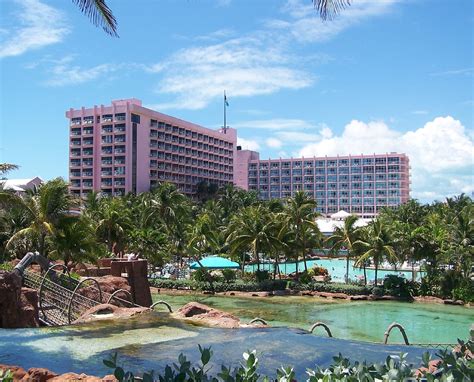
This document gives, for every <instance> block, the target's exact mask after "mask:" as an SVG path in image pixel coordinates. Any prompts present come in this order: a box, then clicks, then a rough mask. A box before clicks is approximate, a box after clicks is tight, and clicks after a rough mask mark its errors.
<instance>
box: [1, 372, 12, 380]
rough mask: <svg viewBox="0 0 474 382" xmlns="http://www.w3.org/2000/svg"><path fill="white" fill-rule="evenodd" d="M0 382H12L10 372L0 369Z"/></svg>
mask: <svg viewBox="0 0 474 382" xmlns="http://www.w3.org/2000/svg"><path fill="white" fill-rule="evenodd" d="M0 381H1V382H13V373H12V371H11V370H3V369H0Z"/></svg>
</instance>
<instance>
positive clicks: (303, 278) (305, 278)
mask: <svg viewBox="0 0 474 382" xmlns="http://www.w3.org/2000/svg"><path fill="white" fill-rule="evenodd" d="M309 272H310V271H308V272H301V273H300V276H299V282H300V283H302V284H309V283H310V282H311V281H312V278H311V275H310V273H309Z"/></svg>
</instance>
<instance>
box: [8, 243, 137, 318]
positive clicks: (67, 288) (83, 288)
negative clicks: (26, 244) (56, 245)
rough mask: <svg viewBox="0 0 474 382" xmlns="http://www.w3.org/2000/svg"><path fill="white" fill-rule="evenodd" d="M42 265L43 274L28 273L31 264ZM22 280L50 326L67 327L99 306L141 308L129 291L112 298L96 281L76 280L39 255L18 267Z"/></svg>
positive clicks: (23, 260)
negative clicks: (36, 299)
mask: <svg viewBox="0 0 474 382" xmlns="http://www.w3.org/2000/svg"><path fill="white" fill-rule="evenodd" d="M32 263H38V264H40V266H41V268H42V270H43V273H42V274H39V273H36V272H32V271H29V270H27V269H26V268H27V267H28V266H29V265H30V264H32ZM15 271H16V272H17V273H18V274H20V275H21V276H22V277H23V284H24V286H26V287H28V288H32V289H35V290H36V291H37V293H38V303H39V319H40V321H41V323H42V324H44V325H47V326H59V325H68V324H71V323H73V322H74V321H75V320H77V319H78V318H79V317H81V316H82V315H83V314H84V313H85V312H86V311H87V310H89V309H90V308H93V307H95V306H97V305H100V304H115V305H119V306H127V307H133V306H135V307H138V306H139V305H137V304H135V303H134V302H133V301H132V296H131V294H130V292H129V291H127V290H124V289H119V290H117V291H115V292H114V293H112V294H109V293H105V292H103V291H102V289H101V287H100V284H99V283H98V281H97V280H96V279H93V278H84V279H82V280H80V281H79V280H77V279H75V278H73V277H71V275H70V274H69V271H68V269H67V267H65V266H64V265H61V264H53V263H50V262H49V261H48V260H47V259H45V258H44V257H43V256H41V255H39V254H38V253H31V252H30V253H28V254H27V255H26V256H25V257H24V258H23V259H22V261H21V262H20V263H19V264H18V265H17V266H16V267H15Z"/></svg>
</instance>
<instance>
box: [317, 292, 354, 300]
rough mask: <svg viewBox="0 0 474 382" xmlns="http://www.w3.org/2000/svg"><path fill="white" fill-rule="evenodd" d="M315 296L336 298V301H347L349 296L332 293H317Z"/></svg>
mask: <svg viewBox="0 0 474 382" xmlns="http://www.w3.org/2000/svg"><path fill="white" fill-rule="evenodd" d="M316 295H317V296H319V297H324V298H336V299H341V300H344V299H347V298H348V297H349V296H348V295H347V294H345V293H332V292H317V293H316Z"/></svg>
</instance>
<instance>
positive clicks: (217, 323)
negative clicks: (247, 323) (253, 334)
mask: <svg viewBox="0 0 474 382" xmlns="http://www.w3.org/2000/svg"><path fill="white" fill-rule="evenodd" d="M173 316H174V317H175V318H178V319H184V320H187V321H192V322H195V323H200V324H203V325H206V326H211V327H217V328H239V327H241V324H240V320H239V319H238V318H237V317H236V316H234V315H232V314H230V313H226V312H223V311H221V310H217V309H214V308H211V307H209V306H207V305H204V304H200V303H198V302H189V303H187V304H186V305H184V306H182V307H181V308H180V309H178V310H177V311H176V312H175V313H173Z"/></svg>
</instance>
